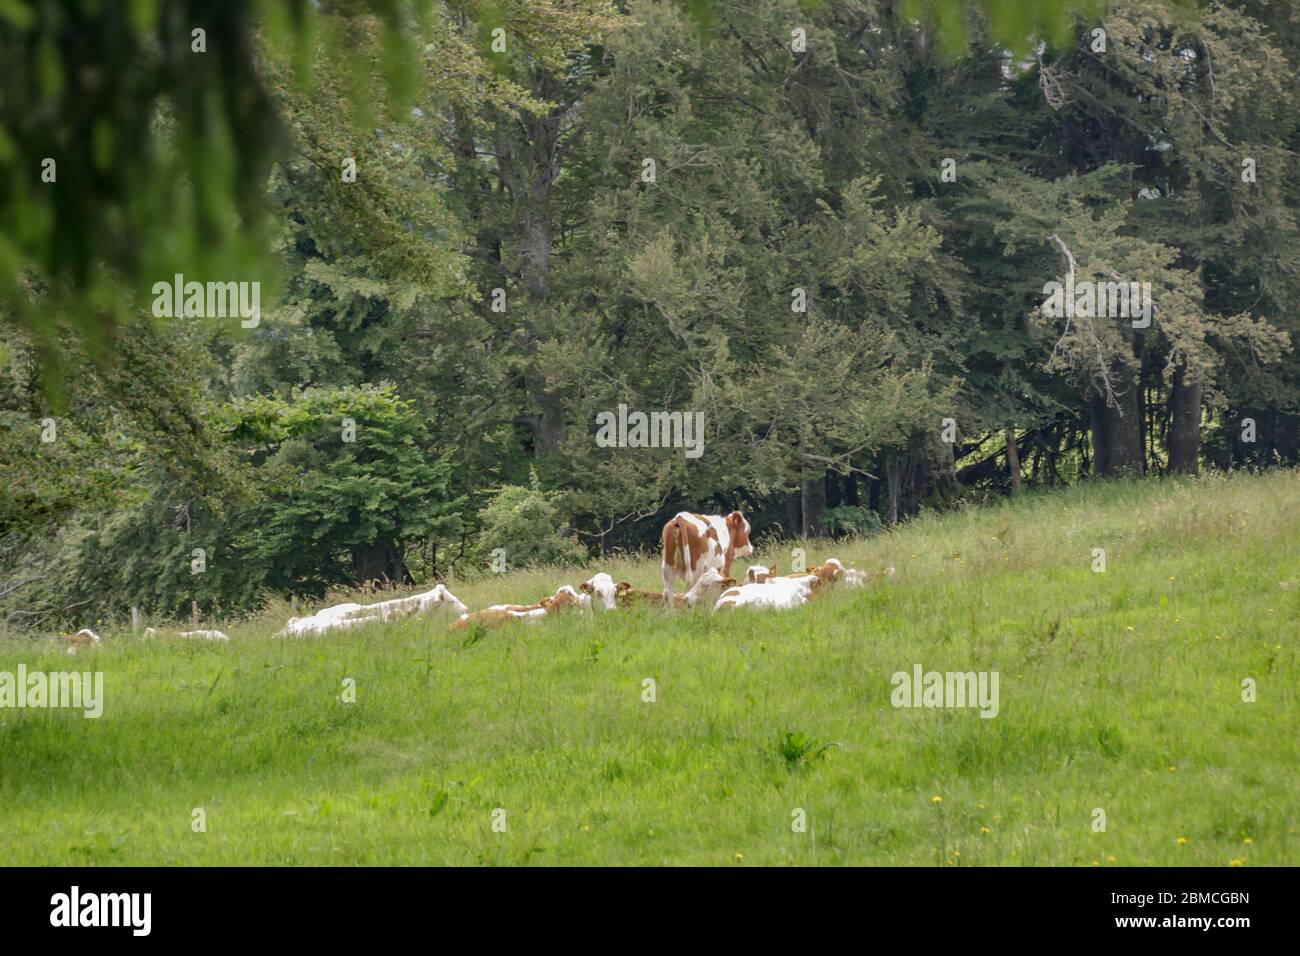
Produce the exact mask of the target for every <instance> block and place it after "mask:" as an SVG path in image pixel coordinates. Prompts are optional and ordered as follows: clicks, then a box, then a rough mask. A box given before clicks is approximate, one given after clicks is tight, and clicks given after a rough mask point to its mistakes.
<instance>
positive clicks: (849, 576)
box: [844, 564, 894, 588]
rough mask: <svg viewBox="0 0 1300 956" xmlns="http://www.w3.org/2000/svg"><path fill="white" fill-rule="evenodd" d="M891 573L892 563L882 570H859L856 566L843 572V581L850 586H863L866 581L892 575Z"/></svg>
mask: <svg viewBox="0 0 1300 956" xmlns="http://www.w3.org/2000/svg"><path fill="white" fill-rule="evenodd" d="M893 575H894V566H893V565H892V564H891V565H890V566H889V567H887V568H885V570H883V571H860V570H858V569H857V568H849V569H848V570H847V571H845V572H844V583H845V584H847V585H848V586H849V587H851V588H860V587H864V586H865V585H866V583H867V582H868V581H876V580H879V579H880V578H888V577H893Z"/></svg>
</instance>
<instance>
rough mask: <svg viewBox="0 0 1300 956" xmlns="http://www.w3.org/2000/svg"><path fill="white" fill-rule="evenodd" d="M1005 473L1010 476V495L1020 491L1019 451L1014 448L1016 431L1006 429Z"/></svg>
mask: <svg viewBox="0 0 1300 956" xmlns="http://www.w3.org/2000/svg"><path fill="white" fill-rule="evenodd" d="M1007 472H1008V474H1010V476H1011V493H1012V494H1013V495H1014V494H1017V493H1018V492H1019V491H1020V450H1019V449H1018V448H1016V430H1015V429H1014V428H1008V429H1007Z"/></svg>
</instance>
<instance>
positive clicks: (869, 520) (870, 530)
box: [826, 505, 883, 537]
mask: <svg viewBox="0 0 1300 956" xmlns="http://www.w3.org/2000/svg"><path fill="white" fill-rule="evenodd" d="M826 528H827V530H828V531H830V533H831V534H832V535H835V536H837V537H838V536H839V535H871V534H876V533H877V532H879V531H881V530H883V525H881V523H880V516H879V515H878V514H876V513H875V511H873V510H872V509H870V508H867V507H864V506H862V505H837V506H835V507H834V508H827V509H826Z"/></svg>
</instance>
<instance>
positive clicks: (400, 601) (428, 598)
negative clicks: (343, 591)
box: [276, 584, 469, 637]
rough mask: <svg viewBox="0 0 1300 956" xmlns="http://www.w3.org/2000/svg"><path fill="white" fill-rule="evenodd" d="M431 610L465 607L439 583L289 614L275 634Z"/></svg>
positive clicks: (451, 610)
mask: <svg viewBox="0 0 1300 956" xmlns="http://www.w3.org/2000/svg"><path fill="white" fill-rule="evenodd" d="M431 610H441V611H445V612H448V613H451V614H464V613H465V612H466V611H468V610H469V608H468V607H466V606H465V604H464V603H463V602H462V601H461V600H460V599H459V598H458V597H456V595H454V594H452V593H451V591H449V590H447V585H445V584H439V585H437V586H436V587H434V588H432V589H431V590H429V591H425V592H424V593H423V594H413V595H411V596H410V597H404V598H395V599H394V600H392V601H380V602H379V603H378V604H355V603H347V604H336V605H334V606H333V607H327V608H323V609H322V610H319V611H317V612H316V613H315V614H312V615H310V616H309V617H291V618H289V622H288V623H287V624H286V625H285V626H284V629H283V630H281V631H280V632H279V634H277V635H276V636H277V637H295V636H301V635H305V634H323V633H324V632H326V631H332V630H335V629H337V628H344V627H356V626H357V625H358V624H368V623H370V622H371V621H387V620H389V619H391V618H394V617H400V616H402V615H406V614H424V613H426V612H428V611H431Z"/></svg>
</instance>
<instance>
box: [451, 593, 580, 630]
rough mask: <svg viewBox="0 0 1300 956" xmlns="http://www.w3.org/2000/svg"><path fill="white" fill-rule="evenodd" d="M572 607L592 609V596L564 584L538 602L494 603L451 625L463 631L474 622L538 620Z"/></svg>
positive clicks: (495, 624) (485, 624)
mask: <svg viewBox="0 0 1300 956" xmlns="http://www.w3.org/2000/svg"><path fill="white" fill-rule="evenodd" d="M571 608H577V609H578V610H581V611H589V610H591V598H590V597H588V596H587V595H585V594H579V593H578V592H577V591H576V590H574V588H572V587H571V586H570V585H567V584H566V585H564V586H563V587H561V588H560V589H559V590H558V591H556V592H555V594H554V595H552V596H551V597H544V598H542V599H541V600H540V601H538V602H537V603H536V604H494V605H492V607H485V608H483V610H481V611H472V612H468V613H465V614H462V615H461V616H460V617H459V618H457V619H456V621H454V622H453V623H452V625H451V629H452V630H453V631H463V630H465V629H466V628H467V627H469V626H471V625H473V624H481V625H483V626H485V627H495V626H497V625H498V624H504V623H506V622H507V621H514V620H520V619H522V620H537V619H538V618H542V617H546V616H547V615H548V614H556V613H559V612H561V611H565V610H568V609H571Z"/></svg>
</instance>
